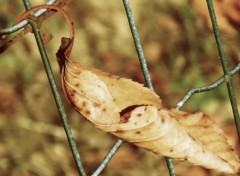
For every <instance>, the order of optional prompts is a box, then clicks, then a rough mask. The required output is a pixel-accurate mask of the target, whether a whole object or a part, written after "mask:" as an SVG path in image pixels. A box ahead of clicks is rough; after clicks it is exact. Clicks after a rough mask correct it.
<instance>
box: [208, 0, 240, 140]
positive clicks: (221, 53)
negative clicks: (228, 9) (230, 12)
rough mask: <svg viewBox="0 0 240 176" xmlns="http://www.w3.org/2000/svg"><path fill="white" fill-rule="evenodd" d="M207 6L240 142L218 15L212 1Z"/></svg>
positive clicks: (231, 84)
mask: <svg viewBox="0 0 240 176" xmlns="http://www.w3.org/2000/svg"><path fill="white" fill-rule="evenodd" d="M207 6H208V10H209V15H210V18H211V22H212V26H213V31H214V36H215V39H216V43H217V48H218V53H219V59H220V61H221V63H222V68H223V71H224V77H225V81H226V84H227V90H228V95H229V99H230V103H231V106H232V111H233V115H234V120H235V124H236V128H237V133H238V140H239V141H240V117H239V112H238V108H237V101H236V98H235V93H234V90H233V83H232V76H231V73H230V71H229V68H228V61H227V59H226V57H225V53H224V49H223V44H222V39H221V35H220V31H219V27H218V23H217V19H216V15H215V12H214V7H213V3H212V0H207Z"/></svg>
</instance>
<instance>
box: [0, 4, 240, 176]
mask: <svg viewBox="0 0 240 176" xmlns="http://www.w3.org/2000/svg"><path fill="white" fill-rule="evenodd" d="M54 1H55V0H50V1H49V2H48V3H52V2H54ZM206 1H207V5H208V9H209V13H210V17H211V21H212V25H213V29H214V35H215V38H216V42H217V47H218V51H219V55H220V60H221V63H222V67H223V71H224V76H223V77H221V78H220V79H218V80H217V81H215V82H214V83H212V84H210V85H208V86H205V87H200V88H194V89H191V90H190V91H189V92H188V93H187V94H186V95H185V96H184V97H183V99H182V100H181V101H180V102H179V103H178V104H177V106H176V108H177V109H180V108H181V107H182V106H183V105H184V104H185V103H186V102H187V101H188V100H189V98H190V97H191V96H192V95H193V94H194V93H200V92H204V91H209V90H212V89H214V88H216V87H218V86H219V85H221V84H222V83H223V82H224V81H226V84H227V89H228V93H229V97H230V102H231V105H232V109H233V114H234V119H235V122H236V126H237V131H238V137H239V140H240V118H239V113H238V109H237V103H236V100H235V95H234V90H233V85H232V76H233V75H234V74H235V73H236V72H238V71H239V70H240V64H238V65H237V66H236V67H235V68H234V69H232V70H231V71H229V69H228V64H227V60H226V58H225V54H224V49H223V45H222V41H221V37H220V32H219V30H218V25H217V20H216V16H215V13H214V6H213V4H212V0H206ZM23 2H24V6H25V8H26V9H27V10H29V9H30V8H31V4H30V1H29V0H23ZM123 4H124V8H125V11H126V14H127V18H128V22H129V26H130V29H131V32H132V36H133V40H134V44H135V47H136V51H137V54H138V57H139V61H140V65H141V68H142V71H143V74H144V78H145V81H146V84H147V86H148V87H149V88H150V89H152V90H154V89H153V86H152V82H151V78H150V74H149V71H148V68H147V63H146V59H145V57H144V53H143V50H142V46H141V42H140V39H139V36H138V32H137V28H136V25H135V22H134V19H133V15H132V10H131V7H130V4H129V0H123ZM35 14H36V13H35ZM27 24H30V25H31V26H32V29H33V33H34V36H35V38H36V42H37V45H38V48H39V51H40V55H41V57H42V61H43V65H44V68H45V70H46V73H47V76H48V79H49V83H50V86H51V89H52V92H53V95H54V98H55V101H56V105H57V108H58V111H59V114H60V117H61V120H62V122H63V126H64V129H65V132H66V135H67V139H68V142H69V145H70V148H71V150H72V153H73V157H74V160H75V163H76V166H77V169H78V172H79V174H80V175H82V176H86V173H85V170H84V167H83V165H82V162H81V159H80V155H79V153H78V150H77V146H76V143H75V141H74V138H73V135H72V132H71V128H70V125H69V122H68V119H67V116H66V113H65V110H64V107H63V104H62V100H61V97H60V94H59V92H58V89H57V86H56V82H55V79H54V76H53V73H52V69H51V66H50V63H49V59H48V56H47V54H46V51H45V48H44V45H43V42H42V38H41V35H40V32H39V30H38V26H37V24H36V23H35V22H34V21H31V20H27V21H25V24H21V23H20V25H19V24H18V25H15V26H13V27H11V28H8V29H3V30H0V34H10V33H13V32H15V31H17V30H19V29H21V28H23V27H24V26H26V25H27ZM122 143H123V141H122V140H120V139H119V140H118V141H117V142H116V143H115V144H114V146H113V147H112V149H111V150H110V151H109V153H108V154H107V155H106V157H105V158H104V160H103V161H102V163H101V164H100V165H99V167H98V168H97V169H96V171H95V172H94V173H93V174H92V176H98V175H99V174H100V173H101V172H102V171H103V170H104V168H105V167H106V166H107V164H108V163H109V162H110V160H111V158H112V157H113V156H114V154H115V153H116V152H117V150H118V149H119V148H120V146H121V145H122ZM166 162H167V166H168V169H169V174H170V176H175V171H174V167H173V164H172V162H171V159H170V158H166Z"/></svg>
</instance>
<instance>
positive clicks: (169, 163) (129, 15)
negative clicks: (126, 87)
mask: <svg viewBox="0 0 240 176" xmlns="http://www.w3.org/2000/svg"><path fill="white" fill-rule="evenodd" d="M123 4H124V8H125V11H126V14H127V19H128V22H129V26H130V29H131V32H132V36H133V40H134V44H135V47H136V51H137V54H138V58H139V61H140V64H141V68H142V71H143V75H144V78H145V82H146V84H147V87H148V88H150V89H152V90H154V89H153V85H152V81H151V77H150V74H149V71H148V68H147V62H146V59H145V57H144V53H143V49H142V45H141V42H140V38H139V36H138V32H137V27H136V25H135V22H134V19H133V15H132V10H131V7H130V3H129V0H123ZM166 162H167V167H168V170H169V174H170V176H175V175H176V174H175V171H174V166H173V164H172V161H171V159H170V158H168V157H166Z"/></svg>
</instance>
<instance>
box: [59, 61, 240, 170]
mask: <svg viewBox="0 0 240 176" xmlns="http://www.w3.org/2000/svg"><path fill="white" fill-rule="evenodd" d="M62 84H63V89H64V91H65V95H66V96H67V98H68V100H69V102H70V103H71V104H72V105H73V107H74V108H75V109H76V110H77V111H78V112H79V113H81V114H82V115H83V116H84V117H86V118H87V119H88V120H89V121H91V122H92V123H93V124H94V125H95V126H96V127H97V128H100V129H102V130H104V131H106V132H111V133H112V134H114V135H116V136H118V137H119V138H121V139H123V140H125V141H127V142H130V143H132V144H134V145H136V146H139V147H142V148H145V149H147V150H150V151H152V152H154V153H157V154H160V155H164V156H168V157H171V158H174V159H180V160H184V161H187V162H189V163H192V164H195V165H201V166H203V167H206V168H209V169H215V170H218V171H221V172H226V173H236V172H238V170H239V161H238V158H237V156H236V154H235V152H234V149H233V148H232V147H231V146H230V145H229V144H228V142H227V139H226V137H225V136H224V134H223V132H222V130H221V129H220V128H219V127H217V126H216V125H214V122H213V121H211V120H210V118H209V117H208V116H207V115H205V114H203V113H195V114H190V113H186V112H181V111H178V110H174V109H172V110H168V109H166V108H164V107H163V106H162V104H161V100H160V98H159V97H158V96H157V95H156V94H155V93H154V92H152V91H151V90H150V89H148V88H145V87H143V85H141V84H139V83H136V82H133V81H131V80H128V79H124V78H120V77H117V76H114V75H112V74H109V73H104V72H102V71H100V70H97V69H94V68H89V67H84V66H82V65H80V64H79V63H77V62H74V61H70V60H66V63H65V65H64V68H63V72H62Z"/></svg>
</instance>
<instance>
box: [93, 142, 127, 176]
mask: <svg viewBox="0 0 240 176" xmlns="http://www.w3.org/2000/svg"><path fill="white" fill-rule="evenodd" d="M122 143H123V141H122V140H121V139H119V140H118V141H117V142H116V143H115V144H114V146H113V147H112V149H111V150H110V151H109V152H108V154H107V155H106V157H105V158H104V160H103V161H102V163H101V164H100V166H99V167H98V168H97V169H96V171H95V172H94V173H93V174H92V175H91V176H98V175H99V174H100V173H101V172H102V171H103V170H104V169H105V167H106V166H107V164H108V163H109V162H110V160H111V159H112V157H113V156H114V154H115V153H116V152H117V150H118V149H119V148H120V146H121V145H122Z"/></svg>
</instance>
